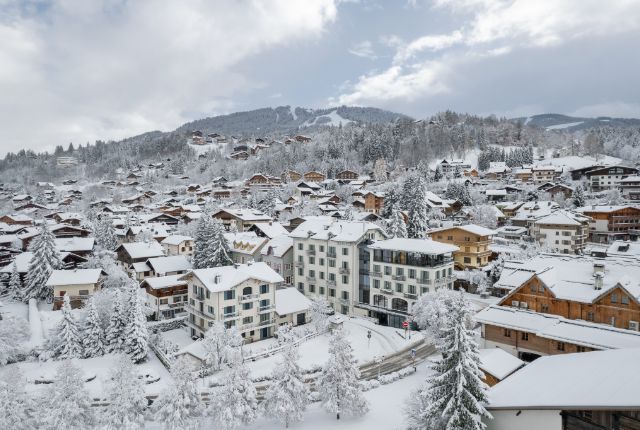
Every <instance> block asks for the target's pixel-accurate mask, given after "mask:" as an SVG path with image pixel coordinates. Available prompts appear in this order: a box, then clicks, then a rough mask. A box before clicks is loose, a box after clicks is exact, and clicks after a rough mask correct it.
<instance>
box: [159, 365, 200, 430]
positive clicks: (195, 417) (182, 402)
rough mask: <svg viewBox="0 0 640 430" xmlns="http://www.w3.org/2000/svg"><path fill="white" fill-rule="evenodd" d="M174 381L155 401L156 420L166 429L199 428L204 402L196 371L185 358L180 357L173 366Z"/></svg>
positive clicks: (191, 429)
mask: <svg viewBox="0 0 640 430" xmlns="http://www.w3.org/2000/svg"><path fill="white" fill-rule="evenodd" d="M171 377H172V379H173V381H174V383H173V384H172V385H171V386H170V387H169V388H167V389H166V390H165V391H163V392H162V393H161V394H160V396H159V397H158V399H157V400H156V401H155V403H154V407H155V412H154V419H155V421H157V422H159V423H162V428H163V429H165V430H197V429H199V428H201V425H200V417H201V416H202V413H203V411H204V403H203V402H202V396H201V395H200V390H199V389H198V384H197V380H196V371H195V368H194V367H193V365H192V364H191V363H190V362H189V361H188V360H187V359H185V358H182V357H181V358H178V359H177V360H176V361H175V363H173V366H172V367H171Z"/></svg>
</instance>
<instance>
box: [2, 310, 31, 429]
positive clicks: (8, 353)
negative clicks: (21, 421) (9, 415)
mask: <svg viewBox="0 0 640 430" xmlns="http://www.w3.org/2000/svg"><path fill="white" fill-rule="evenodd" d="M29 334H30V330H29V325H28V324H27V321H26V320H25V319H24V318H21V317H18V316H14V315H11V314H5V315H2V319H0V366H4V365H5V364H7V363H8V362H10V361H14V360H16V359H17V358H18V356H19V355H20V354H22V353H23V352H24V346H23V345H24V343H25V342H26V341H27V340H28V339H29ZM0 428H1V427H0Z"/></svg>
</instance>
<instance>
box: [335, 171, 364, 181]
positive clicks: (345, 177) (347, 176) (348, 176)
mask: <svg viewBox="0 0 640 430" xmlns="http://www.w3.org/2000/svg"><path fill="white" fill-rule="evenodd" d="M358 176H359V175H358V173H357V172H354V171H353V170H343V171H341V172H338V173H336V179H337V180H338V182H342V183H347V182H351V181H354V180H357V179H358Z"/></svg>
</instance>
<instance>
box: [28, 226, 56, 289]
mask: <svg viewBox="0 0 640 430" xmlns="http://www.w3.org/2000/svg"><path fill="white" fill-rule="evenodd" d="M29 251H31V252H33V257H31V261H30V262H29V270H28V272H27V277H26V286H25V289H24V300H25V301H28V300H29V299H38V300H46V299H49V298H53V290H52V289H51V287H47V285H46V283H47V280H48V279H49V276H50V275H51V272H52V271H53V270H55V269H58V268H60V267H61V262H60V256H59V255H58V251H57V250H56V246H55V242H54V236H53V234H51V232H50V231H49V228H48V227H47V223H46V222H45V221H44V220H43V221H42V225H41V227H40V234H39V235H38V236H36V237H35V238H34V239H33V240H32V241H31V244H30V245H29Z"/></svg>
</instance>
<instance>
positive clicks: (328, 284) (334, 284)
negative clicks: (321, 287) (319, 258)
mask: <svg viewBox="0 0 640 430" xmlns="http://www.w3.org/2000/svg"><path fill="white" fill-rule="evenodd" d="M327 286H329V287H335V286H336V281H335V280H333V281H332V280H331V279H327Z"/></svg>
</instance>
